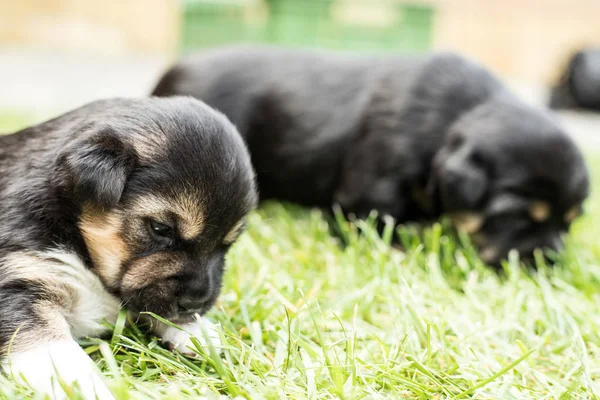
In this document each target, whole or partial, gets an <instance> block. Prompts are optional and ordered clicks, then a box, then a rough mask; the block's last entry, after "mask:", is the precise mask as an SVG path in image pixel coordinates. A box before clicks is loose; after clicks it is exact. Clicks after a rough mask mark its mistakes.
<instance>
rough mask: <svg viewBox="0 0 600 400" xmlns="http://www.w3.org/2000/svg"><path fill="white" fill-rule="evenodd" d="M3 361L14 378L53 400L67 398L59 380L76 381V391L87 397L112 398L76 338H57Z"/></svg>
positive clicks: (65, 382) (106, 399)
mask: <svg viewBox="0 0 600 400" xmlns="http://www.w3.org/2000/svg"><path fill="white" fill-rule="evenodd" d="M6 364H7V367H8V370H9V371H10V374H11V376H12V377H13V378H14V379H15V380H16V381H18V382H20V383H22V384H24V385H26V386H29V387H31V388H32V389H34V390H35V391H36V393H40V394H46V395H49V396H50V398H51V399H53V400H59V399H60V400H62V399H67V398H68V397H69V396H68V395H67V394H66V393H65V392H64V390H63V389H62V387H61V382H63V383H64V384H66V385H68V386H69V387H70V386H72V385H73V384H74V383H75V382H77V384H78V387H79V393H80V394H81V395H82V396H83V398H84V399H86V400H87V399H89V400H94V399H99V400H114V397H113V395H112V394H111V393H110V391H109V390H108V388H107V387H106V386H105V385H104V383H103V382H102V380H101V379H100V375H99V373H98V371H97V369H96V366H95V365H94V364H93V362H92V360H91V359H90V358H89V357H88V356H87V354H85V352H84V351H83V349H82V348H81V347H80V346H79V345H78V344H77V343H76V342H75V341H66V340H65V341H57V342H52V343H48V344H45V345H41V346H39V347H36V348H34V349H31V350H28V351H25V352H18V353H12V354H10V355H9V357H8V360H7V361H6Z"/></svg>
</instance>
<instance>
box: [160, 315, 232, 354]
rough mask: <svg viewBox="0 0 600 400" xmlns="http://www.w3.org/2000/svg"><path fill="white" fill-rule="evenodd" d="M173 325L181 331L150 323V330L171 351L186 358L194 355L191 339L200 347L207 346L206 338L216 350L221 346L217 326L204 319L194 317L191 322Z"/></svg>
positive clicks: (162, 324)
mask: <svg viewBox="0 0 600 400" xmlns="http://www.w3.org/2000/svg"><path fill="white" fill-rule="evenodd" d="M174 324H175V325H177V326H178V327H179V328H181V329H178V328H175V327H172V326H169V325H167V324H164V323H162V322H158V321H152V330H153V331H154V333H156V334H157V335H158V336H159V337H160V338H161V339H162V342H163V344H166V345H168V347H169V349H171V350H177V351H178V352H180V353H182V354H185V355H188V356H193V355H195V354H196V353H195V352H194V351H193V350H192V349H194V348H195V346H194V343H192V340H191V338H192V337H195V338H196V339H197V340H198V342H199V343H200V344H201V345H202V346H206V345H207V341H206V339H207V338H208V340H209V341H210V342H211V344H212V345H213V346H214V347H215V348H217V349H219V348H220V347H222V345H223V343H222V342H221V337H220V336H219V331H218V328H217V326H216V325H215V324H214V323H212V322H210V321H209V320H208V319H206V318H202V317H200V316H196V317H194V319H193V320H192V321H189V322H184V323H174Z"/></svg>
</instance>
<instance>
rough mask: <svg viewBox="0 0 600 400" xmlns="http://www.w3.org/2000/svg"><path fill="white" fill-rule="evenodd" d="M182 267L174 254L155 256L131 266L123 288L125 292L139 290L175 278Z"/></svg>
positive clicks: (123, 281) (122, 284) (124, 279)
mask: <svg viewBox="0 0 600 400" xmlns="http://www.w3.org/2000/svg"><path fill="white" fill-rule="evenodd" d="M182 267H183V264H182V262H181V260H180V259H178V257H177V256H176V255H174V254H160V253H157V254H153V255H150V256H148V257H144V258H142V259H140V260H137V261H134V262H132V263H131V264H130V265H129V268H128V269H127V272H126V273H125V275H124V276H123V279H122V281H121V287H122V288H123V289H124V290H138V289H141V288H143V287H145V286H147V285H149V284H152V283H156V282H158V281H161V280H164V279H166V278H170V277H172V276H174V275H175V274H177V273H178V272H180V271H181V268H182Z"/></svg>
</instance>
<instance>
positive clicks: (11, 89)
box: [0, 49, 600, 150]
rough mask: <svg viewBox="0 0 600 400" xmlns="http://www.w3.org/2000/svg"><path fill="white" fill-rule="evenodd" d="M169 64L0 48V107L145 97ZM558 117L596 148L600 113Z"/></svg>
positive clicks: (526, 92)
mask: <svg viewBox="0 0 600 400" xmlns="http://www.w3.org/2000/svg"><path fill="white" fill-rule="evenodd" d="M171 62H172V60H168V59H164V58H151V57H146V58H140V57H136V58H129V59H125V58H123V59H114V58H113V59H107V58H98V57H90V56H81V55H75V54H71V55H64V54H61V55H56V54H53V53H51V52H45V53H44V52H31V51H21V50H13V49H0V109H5V110H14V111H23V112H26V113H27V114H28V115H31V113H32V112H33V113H34V115H35V116H36V117H37V118H39V119H44V118H48V117H51V116H53V115H55V114H57V113H60V112H64V111H66V110H69V109H71V108H74V107H77V106H79V105H82V104H85V103H87V102H89V101H92V100H95V99H100V98H106V97H115V96H127V97H130V96H134V97H138V96H145V95H147V94H148V93H149V92H150V91H151V89H152V87H153V86H154V84H155V83H156V81H157V79H158V77H159V76H160V75H161V73H162V72H163V71H164V70H165V69H166V68H167V67H168V66H169V64H170V63H171ZM510 86H511V87H512V88H513V90H514V91H516V92H517V93H518V94H519V95H521V97H522V98H524V99H525V100H526V101H528V102H530V103H532V104H534V105H543V104H544V100H545V98H546V95H547V94H546V90H545V89H543V88H539V87H535V86H532V85H528V84H523V83H515V82H513V83H511V84H510ZM559 118H560V120H561V121H562V122H563V124H564V125H565V127H566V128H567V130H568V132H569V133H570V134H571V135H572V136H573V137H574V138H575V139H576V140H577V141H578V142H579V143H580V144H581V145H582V146H583V147H584V148H585V149H586V150H600V114H593V113H582V112H561V113H559Z"/></svg>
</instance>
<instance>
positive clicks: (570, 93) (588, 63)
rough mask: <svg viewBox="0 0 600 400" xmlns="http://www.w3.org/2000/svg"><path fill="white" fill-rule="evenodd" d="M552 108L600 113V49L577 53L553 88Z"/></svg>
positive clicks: (551, 95)
mask: <svg viewBox="0 0 600 400" xmlns="http://www.w3.org/2000/svg"><path fill="white" fill-rule="evenodd" d="M550 107H552V108H555V109H563V108H564V109H568V108H585V109H589V110H595V111H600V48H599V49H586V50H581V51H578V52H577V53H575V54H574V55H573V56H572V57H571V59H570V60H569V62H568V64H567V66H566V68H565V70H564V71H563V73H562V76H561V78H560V81H559V82H558V83H557V84H556V86H554V87H553V88H552V91H551V94H550Z"/></svg>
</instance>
